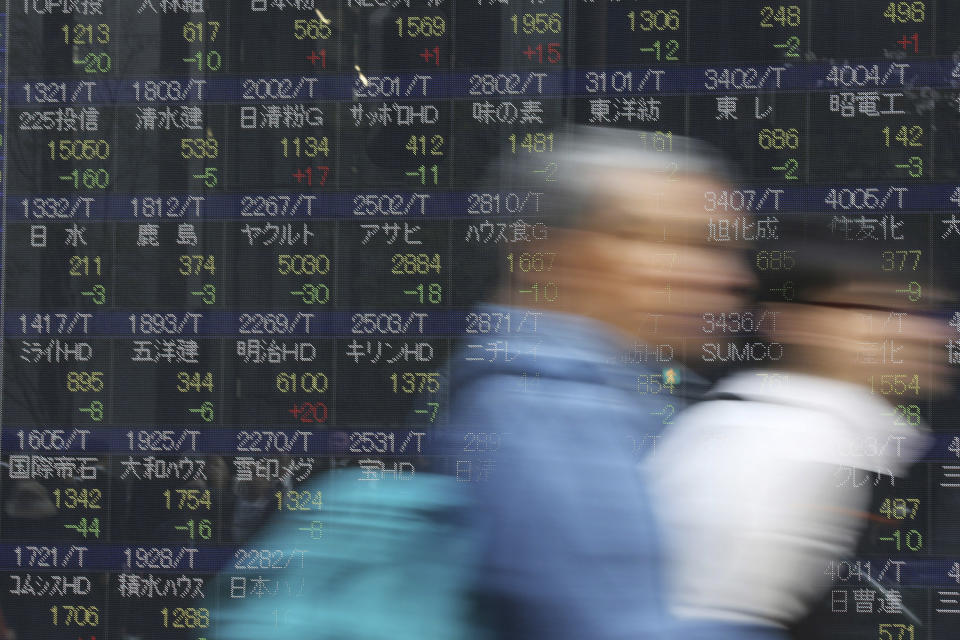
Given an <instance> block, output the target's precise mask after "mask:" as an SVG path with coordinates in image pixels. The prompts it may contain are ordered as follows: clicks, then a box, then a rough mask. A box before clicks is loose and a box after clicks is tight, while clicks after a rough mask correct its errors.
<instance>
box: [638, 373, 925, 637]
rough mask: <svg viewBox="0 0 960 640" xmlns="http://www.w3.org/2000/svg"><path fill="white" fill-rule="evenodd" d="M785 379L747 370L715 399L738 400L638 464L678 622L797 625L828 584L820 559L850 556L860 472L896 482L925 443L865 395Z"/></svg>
mask: <svg viewBox="0 0 960 640" xmlns="http://www.w3.org/2000/svg"><path fill="white" fill-rule="evenodd" d="M781 375H787V376H789V381H788V382H787V383H786V384H781V385H765V384H764V382H765V381H767V380H774V379H776V378H773V377H772V376H770V375H767V376H766V377H764V376H758V375H756V374H755V373H744V374H738V375H736V376H733V377H732V378H730V379H729V380H727V381H725V382H722V383H721V384H720V385H718V386H717V387H716V388H715V389H714V391H713V392H712V393H714V394H715V393H730V394H735V395H736V396H738V397H740V398H742V400H707V401H704V402H702V403H700V404H698V405H695V406H694V407H692V408H691V409H689V410H688V411H686V412H684V413H682V414H681V415H680V416H679V417H678V419H677V422H676V424H675V425H673V427H671V428H670V429H669V430H668V431H667V432H666V433H665V435H664V436H663V438H662V439H661V440H660V442H658V443H657V446H656V449H655V451H654V453H653V455H652V456H651V457H650V459H649V460H648V461H646V462H645V463H644V464H643V465H642V466H641V471H642V473H644V474H646V476H647V482H648V484H649V486H650V487H651V491H652V492H653V498H654V505H655V506H654V508H655V511H656V514H657V517H658V519H659V521H660V526H661V529H662V535H661V538H662V540H663V544H664V546H665V551H666V553H667V560H668V562H667V567H666V578H667V582H668V602H669V604H670V608H671V611H672V612H673V613H674V614H675V615H676V616H678V617H680V618H695V619H710V620H723V621H729V622H739V623H746V624H759V625H767V626H785V625H786V624H788V623H790V622H792V621H794V620H797V619H799V618H800V617H802V616H803V615H804V614H806V613H807V611H808V608H809V607H810V606H811V605H812V604H814V603H815V602H816V601H817V600H818V599H819V597H821V596H822V595H823V594H824V593H825V590H826V589H828V588H829V580H830V579H829V576H828V575H826V573H825V571H826V569H827V563H828V562H829V561H830V560H841V559H844V558H845V557H846V556H848V555H849V554H850V553H851V552H853V551H854V549H855V546H856V542H857V539H858V536H859V533H860V531H861V529H862V526H863V525H864V524H865V522H866V520H865V519H864V518H863V517H862V516H863V515H865V514H863V512H864V510H865V509H867V508H869V502H870V497H871V492H872V490H873V487H874V483H873V478H869V479H868V480H867V481H864V480H865V478H866V476H865V473H864V471H873V472H877V473H881V474H885V475H893V476H896V475H902V474H903V473H904V472H905V471H906V469H907V468H908V467H909V466H910V464H912V463H913V462H914V461H915V460H916V458H918V457H919V456H920V455H921V454H922V452H923V451H924V450H925V448H926V446H927V443H928V439H929V438H928V436H927V435H926V433H925V432H924V431H923V430H922V427H918V426H910V425H908V424H907V423H906V421H905V420H901V421H902V422H903V424H897V417H898V416H897V415H895V411H894V408H893V407H892V406H891V405H889V404H887V403H886V402H885V401H883V400H881V399H879V397H874V396H872V395H871V394H870V392H869V391H868V390H867V389H865V388H863V387H860V386H857V385H853V384H849V383H843V382H837V381H834V380H827V379H823V378H816V377H811V376H804V375H799V374H794V373H789V374H781ZM781 379H782V378H781ZM857 469H859V470H861V471H859V472H858V471H856V470H857ZM854 473H856V474H858V475H857V476H853V475H851V474H854ZM855 478H856V479H855ZM885 481H886V480H885ZM857 484H859V485H860V486H859V487H858V486H856V485H857Z"/></svg>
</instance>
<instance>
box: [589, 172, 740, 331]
mask: <svg viewBox="0 0 960 640" xmlns="http://www.w3.org/2000/svg"><path fill="white" fill-rule="evenodd" d="M601 183H602V184H600V185H598V186H599V190H600V192H601V193H605V194H606V197H605V198H604V199H603V200H601V201H600V203H599V205H598V207H597V212H596V214H595V224H593V225H592V230H591V231H585V232H583V233H580V232H577V234H576V235H577V236H578V240H577V243H576V244H577V247H574V248H571V251H572V252H576V253H577V255H576V256H575V257H574V262H575V264H576V265H577V267H578V268H579V270H580V272H581V276H582V277H584V278H587V277H589V278H591V288H592V292H591V295H590V296H589V299H590V304H591V307H592V308H591V315H599V316H603V317H604V319H605V320H606V321H607V322H609V323H611V324H614V325H615V326H617V327H619V328H620V329H621V330H623V331H625V332H627V333H629V334H630V335H633V336H636V337H639V338H641V339H649V338H673V337H688V336H695V335H698V334H699V333H700V326H701V322H702V314H704V313H719V312H723V311H726V312H729V311H736V310H738V309H739V307H740V305H741V304H742V303H743V296H742V292H743V290H744V289H746V288H748V287H749V286H750V285H752V283H753V279H752V276H751V274H750V272H749V270H748V269H747V266H746V264H745V263H744V261H743V256H742V253H741V251H740V249H742V247H738V246H736V245H734V244H733V243H729V242H728V243H718V242H709V241H708V236H707V231H708V224H709V221H710V215H709V214H708V213H706V212H705V211H704V205H703V202H704V200H703V193H704V192H705V191H716V190H718V189H722V188H723V187H722V186H721V185H718V184H716V183H714V182H712V181H710V180H708V179H706V178H703V177H686V178H683V179H676V180H671V179H670V178H668V177H667V176H665V175H663V174H657V173H654V172H637V171H633V172H622V173H619V174H615V175H611V176H605V177H604V178H603V179H602V181H601Z"/></svg>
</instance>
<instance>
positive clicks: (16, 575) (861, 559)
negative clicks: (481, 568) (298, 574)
mask: <svg viewBox="0 0 960 640" xmlns="http://www.w3.org/2000/svg"><path fill="white" fill-rule="evenodd" d="M3 7H4V10H5V12H6V13H5V16H4V21H3V31H2V33H0V44H2V48H0V55H2V56H3V65H4V74H5V82H4V85H3V87H4V88H3V94H2V103H0V115H2V121H3V133H2V139H0V146H2V150H3V168H2V174H0V185H2V189H3V225H2V233H3V256H2V265H3V269H2V273H3V289H2V316H3V330H4V334H3V344H4V349H3V387H2V460H0V468H2V470H0V472H2V478H3V480H2V495H0V498H2V500H0V501H2V512H0V571H2V576H0V578H2V582H0V585H2V587H0V607H2V613H3V616H4V618H5V619H6V625H7V627H9V628H12V629H15V630H16V631H17V632H18V637H20V638H28V639H34V638H36V639H47V638H51V639H52V638H56V639H64V640H77V639H78V638H82V639H83V640H93V639H94V638H96V639H97V640H104V639H108V640H129V639H132V638H190V639H208V640H210V639H213V638H217V637H218V635H217V611H218V607H219V606H220V603H222V602H224V601H226V600H228V599H234V600H236V599H241V598H250V599H266V598H270V599H273V600H274V601H275V602H276V605H277V606H276V614H277V615H278V616H280V615H282V612H283V610H284V608H285V606H286V605H285V603H286V602H288V601H289V600H290V599H293V598H296V597H298V591H302V586H301V585H297V584H293V583H289V582H284V580H283V579H282V571H277V570H278V569H281V570H282V568H283V567H285V566H287V565H288V564H290V563H300V562H302V558H303V554H304V553H306V552H308V550H309V548H310V545H311V544H322V529H323V510H322V508H321V507H322V500H321V496H320V495H311V494H310V492H309V491H305V490H299V488H300V487H302V486H303V483H304V482H306V481H307V480H308V479H309V478H310V477H312V476H314V475H316V474H317V473H320V472H323V471H327V470H330V469H335V468H337V467H338V466H340V465H342V464H343V463H344V461H345V460H353V462H354V463H355V464H356V463H357V462H358V461H359V464H360V466H361V467H362V468H363V470H364V473H365V477H366V479H367V480H369V481H370V482H393V481H396V480H398V479H402V478H403V477H410V476H412V475H413V474H415V473H416V471H417V469H418V468H419V465H421V464H422V463H423V462H424V461H425V460H430V461H432V463H433V464H435V465H440V466H442V467H445V468H452V469H455V471H456V475H457V478H458V480H461V481H463V482H482V481H483V480H484V474H485V473H486V471H487V470H486V468H485V467H484V465H483V463H482V460H481V461H477V460H476V459H473V460H472V462H467V461H465V462H464V463H463V464H459V463H458V457H457V451H456V449H449V448H448V449H444V450H443V451H440V450H439V448H434V449H431V446H432V445H433V443H434V441H435V434H436V433H437V432H438V431H439V430H442V428H443V426H444V425H445V424H446V423H447V414H446V409H447V407H446V402H447V398H448V389H447V388H446V379H447V378H446V375H447V374H446V372H447V368H448V366H449V365H448V358H449V357H450V354H451V353H452V352H453V350H454V349H455V347H457V345H462V344H464V343H466V344H469V345H470V348H471V349H472V351H471V352H472V353H476V354H478V357H483V358H495V357H504V355H505V354H503V353H501V351H502V350H503V349H504V346H503V342H502V337H503V334H504V333H509V331H510V330H511V328H510V327H509V326H500V325H502V324H504V323H506V324H507V325H509V323H510V322H513V323H514V324H517V323H520V322H522V321H523V319H522V318H512V319H511V318H503V317H496V318H495V317H491V316H490V315H489V314H487V315H484V314H477V313H474V312H471V311H470V307H471V305H472V304H473V303H475V302H476V301H477V300H478V298H479V297H480V296H481V295H482V293H483V288H484V283H485V282H486V280H487V277H488V274H489V271H490V269H491V263H492V262H493V261H496V260H498V259H503V257H504V256H506V260H507V261H508V266H509V269H510V270H514V269H517V270H523V271H531V270H533V271H543V272H544V276H545V277H544V278H543V282H542V287H541V288H540V289H539V290H527V291H525V292H524V295H527V296H534V297H537V298H539V297H542V298H543V299H544V300H546V301H549V299H550V297H551V296H556V295H557V291H556V287H555V285H554V286H553V287H551V283H550V282H549V274H548V271H549V268H548V265H546V264H545V262H544V260H545V259H544V257H543V256H542V255H541V254H537V253H532V252H530V249H529V247H530V246H532V245H531V243H532V242H534V241H535V240H536V239H539V238H543V237H545V236H546V234H547V233H548V232H549V222H548V221H544V220H542V219H541V218H540V216H541V215H542V214H544V213H545V212H543V211H541V210H540V200H539V196H540V194H541V193H542V189H543V185H544V184H545V182H548V181H550V180H551V179H552V178H551V176H552V174H553V173H555V172H556V169H557V167H556V163H555V162H554V161H553V160H552V157H551V154H552V153H553V150H554V147H555V145H556V144H557V143H558V142H559V141H560V140H562V137H563V135H564V131H565V129H567V127H568V126H569V125H570V124H571V123H583V124H597V125H603V126H612V127H619V128H623V129H627V130H629V131H630V133H629V135H633V136H635V137H636V141H637V145H638V146H643V147H646V148H649V149H652V150H667V151H669V150H671V149H672V147H673V143H674V139H675V137H679V136H692V137H697V138H702V139H705V140H707V141H709V142H711V143H713V144H714V145H716V146H718V147H720V148H721V149H722V150H723V151H725V152H726V153H727V155H728V156H729V157H730V158H732V159H733V160H734V161H735V163H736V169H735V171H736V175H735V176H734V177H735V180H734V182H733V183H732V186H731V187H730V188H729V189H728V190H722V191H717V192H708V193H705V194H704V199H703V204H704V207H705V210H706V211H709V212H717V215H718V222H717V224H711V225H710V229H709V233H710V235H711V238H710V240H711V241H715V242H737V241H744V240H746V241H765V242H766V243H767V244H766V245H765V246H766V247H767V248H764V249H762V250H754V251H752V252H751V254H750V258H751V260H752V261H754V262H755V267H756V268H758V269H760V270H785V271H788V270H789V269H790V265H791V262H792V261H793V260H794V257H793V256H792V255H789V254H787V253H785V252H781V251H778V250H777V249H776V241H777V240H778V239H780V237H781V235H780V231H779V225H780V224H781V221H782V220H784V219H785V218H786V217H788V216H791V215H816V216H819V217H820V219H821V220H822V221H823V224H829V225H830V228H831V229H832V230H833V232H834V233H835V234H836V235H837V236H840V237H844V238H846V239H848V240H850V241H851V242H858V243H869V244H870V245H872V246H874V247H876V268H877V270H878V271H880V270H885V271H895V272H898V273H899V275H900V276H902V281H903V291H902V293H903V295H904V297H905V299H908V300H915V299H919V298H920V297H921V296H922V294H923V291H924V290H925V288H926V287H929V286H931V285H933V284H936V283H938V282H940V283H951V282H954V283H955V282H957V281H958V280H960V278H958V276H960V259H958V256H960V217H958V215H957V214H958V213H960V157H958V153H960V151H958V149H960V147H958V144H957V143H958V140H960V126H958V125H960V88H958V87H960V2H956V1H953V0H918V1H913V2H888V1H886V0H858V1H852V0H851V1H846V0H840V1H832V2H827V1H822V0H796V1H795V2H794V3H790V4H778V3H775V2H774V3H771V2H769V1H760V0H757V1H755V0H736V1H726V0H716V1H711V2H698V1H695V0H681V1H670V0H663V1H653V0H591V1H585V0H568V1H565V2H557V1H555V0H524V1H521V0H336V1H334V0H329V1H328V0H236V1H232V2H230V1H226V0H10V1H8V2H4V3H3ZM625 135H627V134H625ZM501 152H503V153H507V154H513V155H515V156H527V157H530V158H532V159H534V160H535V162H536V163H537V166H538V167H539V168H538V169H536V170H535V171H533V172H532V173H531V174H530V176H528V178H529V179H528V180H527V181H526V182H523V181H522V180H521V181H518V180H516V179H511V180H509V181H507V180H504V181H500V182H497V181H496V180H495V179H492V178H489V177H487V178H484V177H483V176H491V175H493V174H491V173H490V172H489V171H487V165H488V164H489V163H490V162H491V161H492V160H494V159H495V158H496V154H498V153H501ZM521 182H522V184H521ZM721 215H722V216H723V221H722V222H721V221H720V219H719V216H721ZM498 256H500V258H498ZM520 299H521V301H522V298H520ZM721 311H722V310H718V313H717V314H711V316H710V317H709V318H706V317H705V318H704V328H703V331H704V333H705V334H708V335H710V334H714V335H715V337H716V341H715V342H714V343H713V344H708V345H706V346H705V347H704V348H703V351H702V353H701V354H700V356H699V358H700V359H701V360H702V361H703V362H704V363H707V364H708V365H711V366H713V365H716V366H718V367H720V366H729V365H731V364H735V365H738V366H743V365H762V364H765V363H770V362H775V361H776V360H777V359H778V358H779V357H780V356H781V355H782V352H780V351H778V350H777V348H776V346H775V345H769V344H767V343H764V342H762V341H761V340H759V339H756V340H753V339H751V336H756V335H757V332H758V329H761V328H762V327H761V326H759V325H761V324H762V323H763V322H764V318H763V317H761V316H760V315H759V314H756V315H754V314H751V313H747V312H743V313H721ZM945 318H947V319H945V322H947V321H948V320H949V314H948V315H947V316H945ZM958 318H960V316H958ZM950 322H951V326H954V327H955V328H956V329H957V331H958V332H960V320H958V319H953V320H952V321H950ZM731 336H735V337H738V338H744V337H746V338H747V341H746V342H745V343H744V342H742V341H741V342H734V341H732V340H731ZM668 342H669V343H668ZM681 342H682V341H667V342H665V343H664V344H661V345H656V344H651V345H647V348H646V350H645V351H644V352H643V353H642V354H640V355H639V356H638V357H641V358H643V359H645V360H646V361H653V362H656V361H659V360H662V361H663V362H665V363H666V362H669V361H670V360H671V358H672V355H673V353H674V349H681V348H683V345H682V344H681ZM881 350H882V348H881ZM498 354H499V355H498ZM885 355H886V354H883V353H880V351H877V353H875V354H874V357H876V358H877V361H878V362H879V361H880V359H882V358H883V357H885ZM938 357H943V358H944V359H946V360H947V361H948V362H949V363H951V364H953V363H960V334H958V335H957V340H956V341H955V340H952V339H951V340H949V341H948V343H947V344H945V345H944V346H943V349H942V350H941V352H939V356H938ZM870 384H871V385H872V388H873V390H874V392H875V393H877V394H882V395H884V396H886V397H887V398H888V399H889V400H891V406H893V407H895V409H896V411H897V412H898V414H899V415H900V416H901V418H902V420H903V421H905V422H906V423H908V424H919V421H920V420H921V417H922V419H923V420H924V421H925V422H927V423H929V424H931V426H932V428H933V429H934V430H936V431H937V432H938V434H939V438H938V440H937V444H936V446H935V448H934V449H933V450H932V451H931V452H930V454H929V455H928V457H927V458H926V459H925V460H924V462H923V463H922V464H921V465H919V467H918V470H917V471H916V472H914V473H913V474H912V475H911V476H910V477H909V478H906V479H897V480H896V482H894V481H893V479H892V478H889V477H883V476H879V477H878V476H869V477H868V476H864V477H860V476H858V475H856V474H852V473H851V474H850V475H849V476H845V477H840V478H838V482H848V483H864V482H873V483H875V485H876V486H877V488H878V491H879V493H880V496H879V497H878V499H877V501H876V508H877V510H878V514H880V515H882V516H883V517H884V518H885V519H886V520H896V521H897V525H896V526H895V527H890V526H888V525H883V526H880V525H875V524H871V525H870V526H871V528H870V530H869V531H868V536H867V539H866V541H865V542H864V544H863V545H862V548H861V553H860V554H859V555H858V557H857V558H853V559H841V558H838V559H837V560H836V562H832V563H830V564H829V565H828V566H826V567H824V570H825V571H826V572H827V573H828V574H830V575H831V576H832V580H833V586H832V588H831V590H830V594H829V598H828V599H826V600H825V601H824V602H823V603H822V604H821V605H820V606H819V607H818V612H817V616H818V617H819V618H820V619H821V620H823V621H825V622H824V631H823V634H824V635H822V636H820V637H836V638H845V637H864V638H871V637H873V638H880V640H893V639H896V640H920V639H921V638H946V637H956V635H951V634H956V633H957V631H956V629H957V627H956V625H960V564H958V563H960V533H958V527H960V519H958V518H957V515H956V514H957V508H958V507H960V438H957V437H953V436H952V433H953V432H956V431H960V430H958V429H956V423H955V421H954V420H953V418H952V417H951V415H952V411H950V410H948V404H946V403H943V404H938V405H937V406H933V404H932V402H931V400H930V397H931V396H930V394H929V392H928V391H929V390H928V389H925V388H923V386H922V385H921V381H920V380H919V379H918V377H916V376H914V377H912V378H911V377H910V376H886V377H884V376H881V375H879V374H878V375H877V376H876V378H875V379H871V380H870ZM638 392H640V393H650V394H657V393H659V394H661V396H662V401H663V408H664V409H663V412H662V415H663V420H664V421H665V423H669V421H670V420H671V417H672V414H673V408H674V407H673V405H672V404H671V397H670V394H669V393H667V392H666V391H665V390H664V387H663V385H661V384H659V383H658V382H656V381H652V380H648V381H646V383H645V386H643V387H642V388H641V387H638ZM482 435H483V437H482V438H481V436H480V435H478V436H477V441H476V442H472V443H466V445H464V443H460V449H461V450H463V449H464V446H466V447H467V449H469V450H471V451H474V452H475V451H478V450H486V449H494V448H495V447H496V442H495V436H492V435H491V436H489V437H487V434H482ZM481 439H482V440H483V441H482V442H481ZM634 444H635V446H636V447H638V448H641V447H643V446H644V445H643V443H634ZM870 446H876V447H896V446H898V443H896V442H879V443H873V444H872V445H870ZM471 447H473V449H470V448H471ZM477 447H481V448H480V449H477ZM705 479H706V476H705ZM798 481H800V480H798ZM286 510H297V511H303V510H309V511H312V512H315V514H316V519H315V521H314V525H313V526H312V527H310V528H309V529H308V530H304V531H303V544H302V545H301V546H300V547H298V548H297V549H277V550H261V549H253V548H245V547H244V546H243V545H244V543H245V541H247V540H248V539H249V538H250V536H251V535H252V534H253V533H254V532H255V531H256V530H257V527H258V526H260V525H261V524H262V522H263V521H264V520H266V519H268V518H270V517H275V516H277V515H278V514H282V513H284V512H285V511H286ZM238 547H239V549H238ZM305 550H307V551H305ZM221 570H222V571H225V572H227V574H229V575H231V576H232V578H231V580H230V581H229V582H228V583H226V584H227V585H228V586H227V587H226V588H222V589H220V590H219V592H217V591H213V590H212V583H211V582H210V581H209V579H210V577H211V576H212V575H214V574H216V573H217V572H219V571H221ZM951 629H952V631H951Z"/></svg>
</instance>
